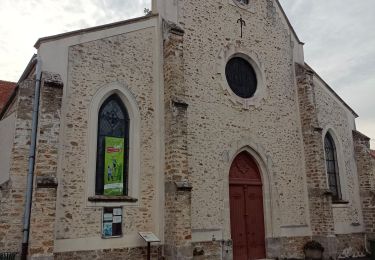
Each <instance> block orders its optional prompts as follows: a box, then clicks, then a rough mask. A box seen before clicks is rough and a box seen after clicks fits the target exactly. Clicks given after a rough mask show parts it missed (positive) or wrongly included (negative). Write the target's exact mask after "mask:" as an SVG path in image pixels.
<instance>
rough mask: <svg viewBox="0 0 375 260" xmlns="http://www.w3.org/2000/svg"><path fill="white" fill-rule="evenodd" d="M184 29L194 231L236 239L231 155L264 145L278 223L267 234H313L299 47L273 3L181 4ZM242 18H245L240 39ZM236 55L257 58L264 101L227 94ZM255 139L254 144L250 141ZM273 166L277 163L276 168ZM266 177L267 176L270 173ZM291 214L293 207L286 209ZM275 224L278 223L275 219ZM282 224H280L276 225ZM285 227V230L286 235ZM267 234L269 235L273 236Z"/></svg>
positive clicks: (269, 225)
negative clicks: (297, 71)
mask: <svg viewBox="0 0 375 260" xmlns="http://www.w3.org/2000/svg"><path fill="white" fill-rule="evenodd" d="M179 4H180V8H181V17H182V18H181V24H183V25H184V30H185V36H184V69H185V73H184V74H185V82H186V88H187V90H186V93H187V98H186V101H187V103H188V105H189V107H188V112H187V116H188V135H187V136H188V154H189V156H188V162H189V171H190V172H191V175H192V184H193V193H192V227H193V229H194V230H199V231H197V232H200V233H206V234H209V232H210V230H217V229H219V230H222V231H223V234H224V237H223V238H224V239H228V238H230V219H229V205H228V204H226V203H228V198H229V194H228V188H229V185H228V174H229V168H230V162H231V160H232V159H233V158H228V156H227V155H228V153H227V151H228V150H229V149H230V148H231V145H232V144H233V146H236V144H239V143H241V144H242V143H243V142H242V141H244V140H248V142H247V143H244V144H243V145H244V146H242V147H237V151H238V150H240V149H242V148H244V147H250V145H253V144H257V145H255V146H253V147H251V148H253V149H254V150H255V151H256V152H259V151H260V150H262V151H264V155H265V158H266V160H267V161H265V162H264V163H265V164H266V165H267V167H268V169H267V170H268V172H269V175H270V179H271V180H272V182H271V183H270V187H271V189H270V190H272V192H270V194H271V198H270V201H271V204H272V205H277V206H278V207H279V208H280V209H282V210H280V211H278V210H277V208H278V207H271V211H272V214H270V216H271V215H272V216H274V218H275V219H274V221H273V222H274V223H267V227H268V230H266V233H267V234H268V236H280V234H281V233H280V232H283V233H284V234H288V235H289V234H292V233H293V232H299V233H300V234H301V235H303V234H305V235H307V234H308V233H309V231H308V224H309V223H308V218H309V217H308V214H309V213H308V205H307V203H306V199H307V194H306V186H305V178H306V177H305V168H304V152H303V151H304V150H303V140H302V132H301V127H300V116H299V112H298V110H299V108H298V101H297V93H296V87H295V82H294V64H293V46H292V43H291V38H290V35H289V34H288V30H287V28H286V27H285V26H284V24H283V22H282V19H281V18H280V17H279V16H278V13H277V12H276V11H275V9H276V7H275V6H274V2H273V1H266V0H257V1H253V2H252V4H253V5H254V10H255V11H254V13H253V12H251V11H248V10H245V9H242V8H239V7H237V6H234V5H232V4H230V3H229V1H219V0H216V1H205V2H201V1H198V0H192V1H180V2H179ZM240 16H241V17H242V18H243V19H244V20H245V21H246V27H244V32H243V38H241V37H240V26H239V24H238V23H237V20H238V19H239V18H240ZM231 52H234V53H236V52H241V53H243V54H244V55H248V56H250V57H254V60H255V59H256V60H258V61H259V64H260V68H261V70H262V73H263V77H264V79H265V80H264V84H263V85H261V86H259V91H261V92H263V93H264V95H263V99H260V100H258V101H257V104H256V105H249V106H247V105H246V106H245V107H247V108H244V105H243V104H240V103H238V102H233V100H237V99H236V97H234V96H233V95H234V94H233V93H231V92H230V91H226V90H224V89H228V88H227V87H226V86H227V82H226V79H225V74H224V75H223V73H221V71H223V70H225V64H226V61H227V59H229V58H230V57H229V56H230V54H229V53H231ZM219 72H220V73H219ZM250 140H251V141H250ZM271 162H273V164H271ZM263 174H265V173H263ZM283 209H287V210H283ZM269 219H271V218H269ZM275 223H278V224H275ZM280 229H282V231H280ZM267 231H268V232H267Z"/></svg>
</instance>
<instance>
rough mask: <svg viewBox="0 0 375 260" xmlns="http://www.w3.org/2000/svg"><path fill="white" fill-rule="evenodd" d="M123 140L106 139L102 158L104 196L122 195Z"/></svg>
mask: <svg viewBox="0 0 375 260" xmlns="http://www.w3.org/2000/svg"><path fill="white" fill-rule="evenodd" d="M123 169H124V138H116V137H106V138H105V156H104V195H108V196H119V195H123V190H124V187H123V186H124V180H123Z"/></svg>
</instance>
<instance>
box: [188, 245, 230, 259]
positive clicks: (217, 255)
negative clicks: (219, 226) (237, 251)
mask: <svg viewBox="0 0 375 260" xmlns="http://www.w3.org/2000/svg"><path fill="white" fill-rule="evenodd" d="M221 243H222V241H213V242H201V243H194V244H193V248H194V250H193V255H194V258H193V259H194V260H216V259H231V258H230V257H231V255H230V253H231V252H229V251H228V252H227V251H226V250H225V246H224V245H223V247H222V244H221ZM221 256H223V258H221Z"/></svg>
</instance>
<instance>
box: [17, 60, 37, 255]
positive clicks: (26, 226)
mask: <svg viewBox="0 0 375 260" xmlns="http://www.w3.org/2000/svg"><path fill="white" fill-rule="evenodd" d="M34 62H36V73H35V95H34V102H33V114H32V128H31V145H30V152H29V166H28V174H27V186H26V202H25V210H24V218H23V229H22V231H23V238H22V251H21V259H22V260H26V259H27V253H28V249H29V234H30V216H31V205H32V195H33V180H34V165H35V152H36V139H37V134H38V133H37V130H38V114H39V97H40V81H41V76H42V71H41V65H42V62H41V59H40V58H38V57H34V59H33V62H32V63H34Z"/></svg>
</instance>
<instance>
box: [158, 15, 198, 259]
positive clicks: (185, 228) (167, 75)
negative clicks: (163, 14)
mask: <svg viewBox="0 0 375 260" xmlns="http://www.w3.org/2000/svg"><path fill="white" fill-rule="evenodd" d="M164 30H165V32H164V35H165V36H166V37H165V39H164V80H165V83H164V84H165V85H164V87H165V94H164V98H165V99H164V101H165V129H166V133H165V256H166V258H167V259H171V260H172V259H181V260H182V259H191V257H192V253H193V252H192V248H191V245H190V242H191V238H192V236H191V187H190V185H191V184H190V181H191V176H190V172H189V169H188V160H187V158H188V151H187V133H188V132H187V131H188V129H187V109H188V105H187V104H186V103H185V101H184V100H185V96H186V90H185V88H186V86H185V81H184V67H183V65H184V63H183V62H184V52H183V50H184V45H183V44H184V39H183V36H184V33H183V31H182V30H181V29H179V28H177V27H174V25H170V24H168V23H166V22H164Z"/></svg>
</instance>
